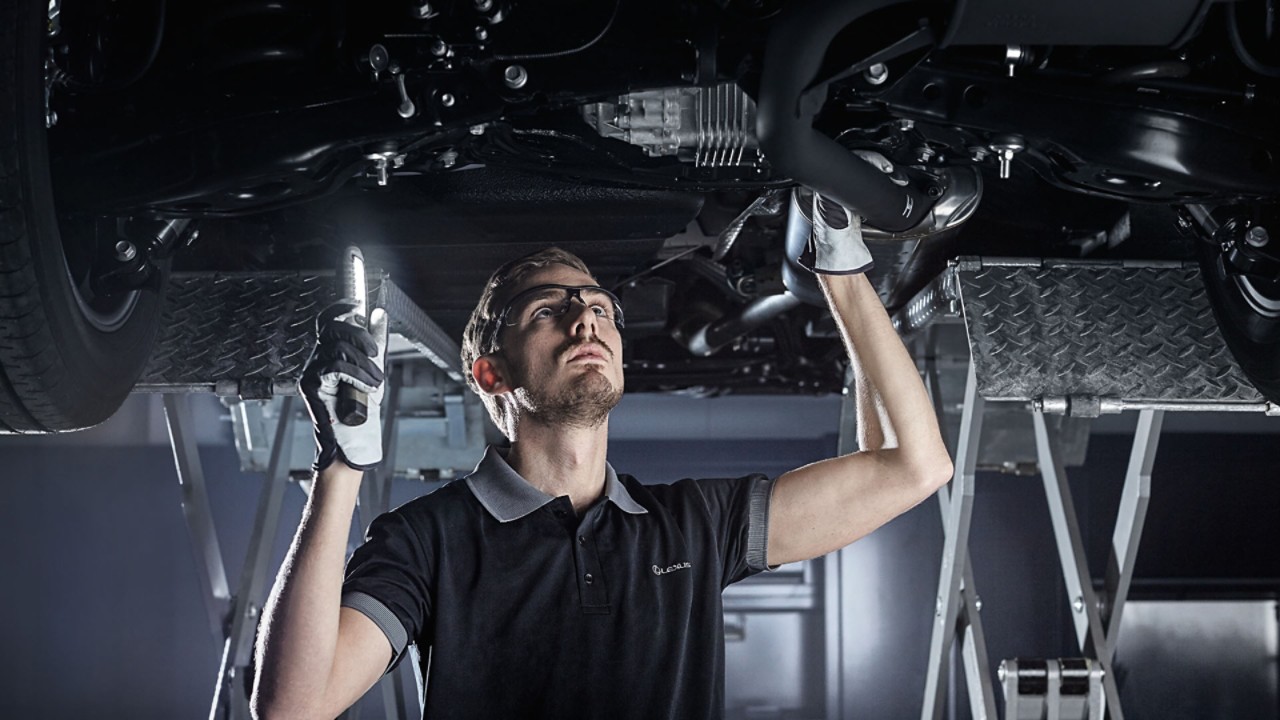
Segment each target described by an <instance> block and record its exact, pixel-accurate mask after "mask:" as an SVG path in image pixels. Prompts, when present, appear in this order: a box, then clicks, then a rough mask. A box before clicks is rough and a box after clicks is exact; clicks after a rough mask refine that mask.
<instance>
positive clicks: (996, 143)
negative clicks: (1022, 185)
mask: <svg viewBox="0 0 1280 720" xmlns="http://www.w3.org/2000/svg"><path fill="white" fill-rule="evenodd" d="M988 147H990V148H991V150H992V151H993V152H995V153H996V155H997V156H999V159H1000V179H1001V180H1008V179H1009V170H1010V168H1011V167H1012V166H1013V156H1014V155H1017V154H1018V153H1020V152H1022V151H1023V150H1026V149H1027V144H1026V142H1025V141H1024V140H1023V139H1022V136H1020V135H997V136H996V137H994V138H992V139H991V143H990V145H988Z"/></svg>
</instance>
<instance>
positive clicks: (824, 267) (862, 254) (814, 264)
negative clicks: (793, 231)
mask: <svg viewBox="0 0 1280 720" xmlns="http://www.w3.org/2000/svg"><path fill="white" fill-rule="evenodd" d="M810 218H811V220H810V222H811V229H810V231H809V241H808V242H807V243H806V244H805V247H804V250H803V251H802V252H801V253H800V256H799V257H798V258H796V262H797V263H799V265H800V266H801V267H803V268H804V269H806V270H808V271H810V272H815V273H823V274H826V275H853V274H855V273H864V272H866V271H868V270H870V269H871V267H872V265H873V264H874V263H872V261H871V252H870V251H869V250H867V244H866V243H865V242H863V240H862V218H860V217H858V215H857V213H854V212H852V211H850V210H849V209H848V208H846V207H844V206H843V205H841V204H840V203H838V202H836V201H835V200H832V199H831V198H828V197H824V196H822V195H821V194H819V193H816V192H815V193H813V207H812V209H811V211H810Z"/></svg>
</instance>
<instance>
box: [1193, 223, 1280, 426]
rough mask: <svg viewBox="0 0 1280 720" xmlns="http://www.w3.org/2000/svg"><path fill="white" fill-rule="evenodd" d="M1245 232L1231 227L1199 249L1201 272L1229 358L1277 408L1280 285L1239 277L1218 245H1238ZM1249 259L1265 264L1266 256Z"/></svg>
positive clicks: (1239, 226)
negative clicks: (1226, 241)
mask: <svg viewBox="0 0 1280 720" xmlns="http://www.w3.org/2000/svg"><path fill="white" fill-rule="evenodd" d="M1272 227H1274V226H1272ZM1278 229H1280V228H1278ZM1245 231H1246V228H1245V227H1244V226H1243V225H1242V224H1234V225H1233V222H1232V221H1229V222H1227V223H1224V224H1223V226H1222V229H1221V230H1219V231H1218V232H1217V233H1215V238H1216V240H1217V241H1215V242H1200V243H1198V246H1199V248H1200V250H1199V252H1200V272H1201V275H1203V277H1204V286H1205V291H1206V292H1207V294H1208V295H1209V304H1210V305H1212V306H1213V313H1214V316H1215V317H1216V318H1217V320H1218V327H1219V329H1220V330H1221V331H1222V337H1223V339H1224V340H1225V341H1226V343H1227V347H1228V348H1229V349H1230V350H1231V354H1232V355H1233V356H1234V357H1235V359H1236V362H1238V363H1240V368H1241V369H1242V370H1243V371H1244V374H1245V376H1247V377H1248V378H1249V381H1250V382H1252V383H1253V385H1254V387H1256V388H1257V389H1258V391H1259V392H1261V393H1262V395H1263V396H1264V397H1265V398H1266V399H1267V400H1270V401H1271V402H1273V403H1280V279H1266V278H1265V277H1260V276H1259V275H1256V274H1254V275H1245V274H1244V273H1241V272H1238V271H1237V270H1236V268H1235V267H1234V265H1233V264H1232V262H1231V261H1230V260H1228V258H1227V257H1226V256H1225V255H1224V252H1223V249H1222V242H1221V240H1222V239H1224V238H1227V237H1229V236H1231V235H1232V234H1234V235H1239V236H1240V237H1239V238H1234V239H1233V241H1234V242H1235V243H1236V244H1239V243H1242V242H1244V240H1243V236H1244V233H1245ZM1278 234H1280V233H1278ZM1264 235H1265V233H1264ZM1275 244H1280V237H1277V238H1275V239H1273V240H1271V241H1270V242H1269V243H1268V245H1275ZM1264 249H1267V250H1269V248H1264ZM1250 253H1251V254H1253V256H1254V257H1255V258H1258V257H1261V258H1262V259H1263V261H1264V262H1266V261H1267V260H1266V256H1265V255H1261V254H1259V253H1254V252H1253V251H1250ZM1268 254H1274V253H1268Z"/></svg>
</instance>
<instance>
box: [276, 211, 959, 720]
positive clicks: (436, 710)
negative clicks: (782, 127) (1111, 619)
mask: <svg viewBox="0 0 1280 720" xmlns="http://www.w3.org/2000/svg"><path fill="white" fill-rule="evenodd" d="M814 198H815V200H814V202H815V207H814V208H813V221H814V222H813V227H814V230H813V232H812V233H811V235H810V239H809V244H808V247H807V248H806V250H805V252H804V254H803V255H802V256H801V258H800V261H801V263H802V264H803V265H804V266H805V267H807V268H808V269H810V270H812V271H813V272H815V273H817V274H818V279H819V284H820V285H821V287H822V288H823V291H824V293H825V295H826V297H827V300H828V303H829V304H830V307H831V310H832V313H833V315H834V316H835V319H836V322H837V325H838V326H839V328H840V333H841V336H842V337H843V339H844V342H845V345H846V349H847V350H848V352H849V357H850V359H851V361H852V363H853V365H854V368H855V374H856V377H857V385H856V386H857V395H858V397H857V408H858V427H859V435H860V437H859V445H860V447H861V448H862V449H861V450H860V451H859V452H856V453H852V454H849V455H844V456H842V457H837V458H832V459H829V460H823V461H821V462H816V463H813V464H811V465H806V466H805V467H801V468H798V469H795V470H792V471H790V472H787V473H785V474H783V475H781V476H780V477H778V478H777V479H770V478H768V477H766V476H764V475H748V476H746V477H742V478H737V479H712V480H698V481H694V480H684V481H681V482H678V483H675V484H672V485H643V484H641V483H639V482H637V481H636V480H635V479H634V478H631V477H629V476H627V475H619V474H618V473H616V472H615V471H614V469H613V468H612V467H611V466H610V465H609V463H608V462H606V458H605V455H606V449H607V445H608V433H609V412H610V411H611V410H612V409H613V407H614V406H615V405H616V404H617V403H618V401H619V399H620V398H621V397H622V391H623V373H622V340H621V335H620V332H619V328H621V327H622V326H623V324H624V322H625V318H624V316H623V310H622V307H621V306H620V304H619V303H618V300H617V298H615V297H614V296H613V295H612V294H611V293H610V292H609V291H607V290H605V289H604V288H601V287H599V286H598V283H597V282H596V280H595V278H594V277H592V275H591V273H590V272H588V269H587V267H586V266H585V265H584V264H583V263H582V261H581V260H579V259H578V258H577V257H575V256H573V255H571V254H569V253H567V252H564V251H562V250H559V249H556V248H551V249H548V250H544V251H541V252H538V253H535V254H533V255H530V256H527V257H524V258H521V259H518V260H515V261H513V262H510V263H508V264H506V265H504V266H503V267H501V268H499V269H498V270H497V271H496V272H495V273H494V274H493V276H492V277H491V278H490V280H489V282H488V284H487V285H486V286H485V289H484V291H483V294H482V295H481V298H480V301H479V304H478V305H477V307H476V309H475V311H474V312H473V313H472V316H471V319H470V321H469V323H468V325H467V328H466V331H465V337H464V339H463V347H462V359H463V365H464V367H467V368H469V369H470V371H471V376H470V377H469V378H468V380H469V384H470V385H471V387H472V388H473V389H474V390H475V391H476V392H478V393H479V394H480V397H481V398H482V399H483V401H484V403H485V405H486V407H487V409H488V411H489V413H490V415H491V416H492V417H493V420H494V422H495V423H496V424H497V425H498V427H499V428H501V429H502V430H503V432H504V433H505V434H506V436H507V437H508V438H509V439H510V440H511V447H510V449H500V448H495V447H490V448H489V449H488V451H487V452H486V454H485V456H484V458H483V459H482V460H481V461H480V463H479V465H478V466H477V467H476V470H475V472H474V473H473V474H471V475H469V476H468V477H466V478H465V479H463V480H459V481H456V482H453V483H450V484H448V485H446V486H444V487H443V488H441V489H439V490H437V491H436V492H434V493H431V494H430V495H427V496H425V497H422V498H419V499H417V500H414V501H412V502H409V503H407V504H405V505H404V506H402V507H400V508H397V509H396V510H393V511H391V512H389V513H387V514H385V515H382V516H381V517H379V518H378V519H377V520H375V521H374V522H373V523H372V524H371V526H370V527H369V531H368V537H367V541H366V542H365V543H364V545H362V546H361V547H360V548H359V549H357V550H356V552H355V554H354V555H353V556H352V558H351V560H350V562H349V563H347V564H346V567H345V572H344V557H345V555H346V549H347V536H348V531H349V528H350V525H351V517H352V513H353V511H354V509H355V505H356V495H357V491H358V488H359V485H360V481H361V477H362V474H363V470H366V469H369V468H371V467H373V466H375V465H377V464H378V463H379V462H380V461H381V459H382V450H381V448H382V437H381V426H380V424H379V423H378V422H376V421H371V422H367V423H365V424H363V425H360V426H357V427H347V426H345V425H341V424H335V423H334V422H333V421H332V417H333V416H334V414H335V412H334V408H335V398H336V395H337V391H338V387H339V385H340V383H342V382H346V383H350V384H351V385H354V386H356V387H357V388H359V389H361V390H364V391H365V392H367V393H368V395H369V411H370V412H369V416H370V418H377V417H378V415H377V413H378V409H379V403H380V402H381V399H382V392H383V384H382V381H383V363H384V358H385V349H386V333H387V318H386V315H385V313H383V312H382V311H381V310H380V309H379V310H375V311H374V313H373V314H372V316H371V318H370V328H369V330H368V331H365V330H363V329H361V328H359V327H357V326H356V325H354V324H351V323H349V322H347V321H348V320H349V319H350V314H349V311H350V307H349V306H342V305H339V306H335V307H334V308H330V309H329V310H327V311H326V312H325V313H323V314H322V315H321V318H320V320H319V324H318V326H319V342H318V345H317V349H316V352H315V355H314V356H313V358H312V360H311V362H310V363H309V365H308V368H307V370H306V373H305V376H304V378H303V380H302V381H301V383H300V386H301V390H302V392H303V394H304V396H305V397H306V399H307V403H308V406H309V408H310V410H311V413H312V418H313V420H314V423H315V430H316V438H317V445H318V448H319V450H318V456H317V459H316V464H315V469H316V478H315V483H314V485H313V488H312V492H311V497H310V499H309V501H308V503H307V505H306V509H305V510H304V512H303V516H302V520H301V522H300V524H299V527H298V531H297V534H296V536H295V538H294V541H293V545H292V547H291V549H290V551H289V554H288V556H287V557H286V559H285V562H284V565H283V566H282V567H281V569H280V573H279V576H278V577H277V578H276V582H275V585H274V587H273V589H272V592H271V596H270V599H269V600H268V602H267V606H266V609H265V612H264V614H263V619H262V627H261V629H260V634H259V645H258V656H257V668H258V672H257V676H256V678H255V683H254V692H253V710H254V713H255V715H256V716H257V717H259V718H263V719H264V720H265V719H270V718H321V717H324V718H330V717H334V716H336V715H338V714H339V713H340V712H342V711H343V710H344V709H345V708H347V707H348V706H350V705H351V704H352V703H354V702H355V701H356V700H358V699H359V698H360V697H361V696H362V695H363V694H364V693H365V691H366V690H368V689H369V688H370V687H371V686H372V685H373V684H374V683H375V682H377V680H378V679H379V677H380V676H381V675H382V674H383V673H385V672H387V671H388V670H389V669H391V668H393V667H395V665H396V664H397V663H398V662H400V660H401V659H402V658H403V657H404V655H405V654H406V649H407V648H408V646H409V645H410V644H413V643H416V644H417V646H418V648H419V649H420V650H421V653H422V663H423V670H424V674H427V675H428V687H427V691H426V699H425V702H426V717H428V718H483V719H486V720H490V719H494V718H558V719H559V718H609V719H610V720H623V719H624V718H637V719H639V718H644V719H646V720H648V719H651V718H714V717H722V716H723V715H724V630H723V615H722V607H721V591H723V590H724V588H725V587H727V586H728V585H730V584H731V583H734V582H737V581H739V580H741V579H743V578H745V577H748V576H750V575H752V574H755V573H758V572H761V571H763V570H766V569H768V568H770V567H774V566H777V565H781V564H783V563H791V562H796V561H799V560H807V559H810V558H815V557H818V556H821V555H823V554H825V553H828V552H831V551H833V550H837V549H839V548H841V547H844V546H845V545H848V544H849V543H851V542H853V541H855V540H857V539H858V538H860V537H862V536H864V535H866V534H868V533H870V532H871V531H873V530H875V529H876V528H877V527H879V526H880V525H882V524H884V523H885V522H887V521H889V520H890V519H892V518H894V517H895V516H897V515H898V514H900V513H902V512H904V511H906V510H907V509H909V508H911V507H912V506H914V505H916V504H917V503H919V502H920V501H921V500H923V499H925V498H927V497H928V496H929V495H930V494H932V493H933V492H934V491H935V490H937V489H938V488H939V487H940V486H941V485H943V484H945V483H946V482H947V481H948V480H949V479H950V477H951V472H952V466H951V461H950V459H949V457H948V455H947V452H946V449H945V446H944V445H943V442H942V439H941V436H940V434H939V431H938V426H937V423H936V421H935V416H934V412H933V408H932V407H931V406H930V403H929V399H928V395H927V394H926V392H925V389H924V387H923V385H922V383H921V381H920V377H919V375H918V373H917V371H916V367H915V364H914V363H913V362H912V360H911V358H910V356H909V355H908V354H907V351H906V348H904V347H903V345H902V342H901V341H900V340H899V339H898V336H897V334H896V332H895V331H894V329H893V326H892V324H891V323H890V321H889V318H888V315H887V314H886V313H885V310H884V307H883V306H882V305H881V303H880V299H879V297H878V296H877V294H876V292H875V290H874V289H873V288H872V286H871V284H870V283H869V282H868V281H867V279H866V277H865V276H864V275H863V272H864V271H865V270H867V269H868V268H869V267H870V265H871V256H870V254H869V253H868V251H867V248H866V246H865V244H864V243H863V242H862V236H861V232H860V228H859V224H858V218H857V216H856V215H852V214H851V213H849V212H848V211H847V210H845V209H844V208H842V207H841V206H839V205H838V204H836V203H832V202H829V201H826V200H825V198H822V197H821V196H819V195H817V194H816V193H815V194H814ZM428 666H429V673H426V672H425V671H426V670H427V668H428Z"/></svg>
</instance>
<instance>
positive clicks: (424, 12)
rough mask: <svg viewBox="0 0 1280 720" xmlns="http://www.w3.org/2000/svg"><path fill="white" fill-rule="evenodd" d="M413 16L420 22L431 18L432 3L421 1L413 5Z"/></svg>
mask: <svg viewBox="0 0 1280 720" xmlns="http://www.w3.org/2000/svg"><path fill="white" fill-rule="evenodd" d="M413 16H414V17H416V18H418V19H419V20H426V19H427V18H429V17H431V3H427V2H422V1H421V0H419V1H418V2H415V3H414V4H413Z"/></svg>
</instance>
